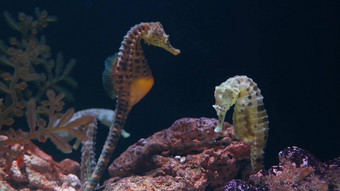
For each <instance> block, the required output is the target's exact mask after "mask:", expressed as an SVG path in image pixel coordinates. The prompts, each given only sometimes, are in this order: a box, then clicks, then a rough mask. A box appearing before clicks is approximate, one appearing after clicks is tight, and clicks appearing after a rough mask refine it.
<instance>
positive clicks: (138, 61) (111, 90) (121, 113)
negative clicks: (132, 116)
mask: <svg viewBox="0 0 340 191" xmlns="http://www.w3.org/2000/svg"><path fill="white" fill-rule="evenodd" d="M141 39H143V40H144V42H145V43H147V44H149V45H154V46H158V47H161V48H164V49H165V50H167V51H169V52H170V53H172V54H174V55H177V54H179V53H180V51H179V50H178V49H175V48H173V47H172V46H171V45H170V42H169V36H168V35H166V34H165V32H164V29H163V26H162V25H161V24H160V23H159V22H150V23H141V24H139V25H136V26H134V27H132V28H131V30H130V31H128V33H127V34H126V36H124V40H123V42H122V44H121V47H120V48H119V52H118V54H117V55H116V56H111V57H109V58H108V59H107V60H106V63H105V70H104V72H103V83H104V87H105V89H106V91H107V93H108V94H109V96H111V97H112V98H117V103H116V110H115V114H116V115H115V118H114V123H113V125H112V126H111V128H110V131H109V134H108V136H107V138H106V142H105V145H104V147H103V150H102V153H101V155H100V157H99V159H98V162H97V165H96V167H95V169H94V171H93V173H92V176H91V178H90V180H89V181H88V183H87V185H86V187H85V190H86V191H90V190H94V189H95V187H96V186H97V184H98V182H99V180H100V177H101V176H102V174H103V172H104V170H105V169H106V167H107V165H108V162H109V160H110V158H111V155H112V152H113V151H114V149H115V147H116V143H117V142H118V139H119V137H120V134H121V132H122V130H123V128H124V125H125V121H126V119H127V116H128V114H129V112H130V111H131V108H132V107H133V106H134V105H135V104H136V103H137V102H138V101H140V100H141V99H142V98H143V97H144V96H145V95H146V94H147V93H148V92H149V90H150V89H151V87H152V85H153V83H154V78H153V76H152V73H151V69H150V67H149V65H148V64H147V61H146V59H145V57H144V53H143V49H142V45H141Z"/></svg>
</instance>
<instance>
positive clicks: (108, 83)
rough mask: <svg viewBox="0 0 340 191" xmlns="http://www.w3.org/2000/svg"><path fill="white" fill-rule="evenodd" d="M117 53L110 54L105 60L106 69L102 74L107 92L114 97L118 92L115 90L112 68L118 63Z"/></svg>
mask: <svg viewBox="0 0 340 191" xmlns="http://www.w3.org/2000/svg"><path fill="white" fill-rule="evenodd" d="M116 55H117V54H115V55H113V56H109V57H108V58H107V59H106V60H105V69H104V71H103V74H102V80H103V86H104V89H105V91H106V93H107V94H108V95H109V96H110V97H111V98H112V99H115V98H116V92H115V90H114V84H113V75H112V68H113V67H114V65H115V64H117V56H116Z"/></svg>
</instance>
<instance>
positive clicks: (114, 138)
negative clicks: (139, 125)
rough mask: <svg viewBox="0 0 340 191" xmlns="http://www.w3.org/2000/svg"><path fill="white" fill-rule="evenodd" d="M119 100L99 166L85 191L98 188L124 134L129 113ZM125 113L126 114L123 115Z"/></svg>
mask: <svg viewBox="0 0 340 191" xmlns="http://www.w3.org/2000/svg"><path fill="white" fill-rule="evenodd" d="M119 102H120V101H119V100H117V108H116V111H115V114H116V115H115V117H114V123H113V124H112V126H111V128H110V131H109V133H108V135H107V138H106V141H105V144H104V147H103V149H102V152H101V154H100V157H99V159H98V162H97V165H96V167H95V169H94V170H93V172H92V175H91V178H90V179H89V180H88V183H87V185H86V187H85V189H84V191H92V190H94V189H95V188H96V187H97V184H98V183H99V180H100V178H101V176H102V175H103V173H104V171H105V170H106V168H107V166H108V163H109V161H110V159H111V156H112V153H113V151H114V150H115V148H116V145H117V142H118V140H119V137H120V135H121V133H122V130H123V128H124V125H125V121H126V118H127V115H128V113H129V111H127V110H125V109H122V108H125V107H126V106H125V105H121V104H119ZM122 111H125V112H126V113H122Z"/></svg>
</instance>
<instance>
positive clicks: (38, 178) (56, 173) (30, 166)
mask: <svg viewBox="0 0 340 191" xmlns="http://www.w3.org/2000/svg"><path fill="white" fill-rule="evenodd" d="M5 148H6V149H7V150H8V151H9V152H10V153H11V155H9V153H7V152H3V151H0V156H1V158H0V190H22V191H24V190H44V191H45V190H47V191H48V190H53V191H56V190H60V191H75V190H78V189H79V188H80V181H79V179H78V177H77V176H76V175H73V174H70V173H69V172H67V171H66V170H64V169H63V167H65V166H73V171H75V172H76V171H79V164H78V170H76V168H77V167H74V166H77V165H75V163H77V162H75V161H72V160H70V159H68V160H66V161H64V162H63V163H62V164H60V163H58V162H56V161H54V160H53V159H52V157H51V156H49V155H47V154H46V153H44V152H43V151H42V150H40V149H39V148H38V147H37V146H35V145H34V144H33V143H32V142H28V143H27V144H25V145H19V144H11V145H6V146H5ZM67 161H68V162H67ZM67 163H68V164H67ZM70 164H72V165H70ZM68 170H69V169H68Z"/></svg>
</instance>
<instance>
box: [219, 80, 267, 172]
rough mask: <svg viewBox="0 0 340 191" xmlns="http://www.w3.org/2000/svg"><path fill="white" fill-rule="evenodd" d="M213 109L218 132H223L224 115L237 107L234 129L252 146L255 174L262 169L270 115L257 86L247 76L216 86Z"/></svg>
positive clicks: (251, 158)
mask: <svg viewBox="0 0 340 191" xmlns="http://www.w3.org/2000/svg"><path fill="white" fill-rule="evenodd" d="M215 100H216V104H215V105H214V106H213V107H214V108H215V110H216V112H217V115H218V118H219V121H218V125H217V127H216V129H215V131H216V132H219V131H221V128H222V123H223V122H224V118H225V113H226V112H227V111H228V110H229V108H230V107H231V106H232V105H234V104H235V107H234V113H233V126H234V132H235V136H236V137H237V138H238V139H241V140H243V141H245V142H247V143H250V145H251V151H250V155H251V156H250V160H251V165H252V169H253V171H254V172H256V171H258V170H260V169H262V168H263V154H264V151H263V149H264V148H265V146H266V142H267V137H268V130H269V128H268V115H267V113H266V110H265V108H264V104H263V96H262V95H261V90H260V89H259V88H258V87H257V84H256V83H255V82H254V81H253V80H252V79H251V78H248V77H247V76H235V77H233V78H229V79H228V80H227V81H226V82H224V83H222V84H221V85H220V86H217V87H216V89H215Z"/></svg>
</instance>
